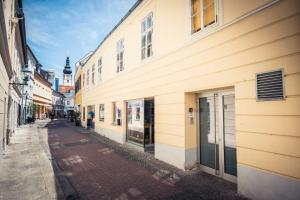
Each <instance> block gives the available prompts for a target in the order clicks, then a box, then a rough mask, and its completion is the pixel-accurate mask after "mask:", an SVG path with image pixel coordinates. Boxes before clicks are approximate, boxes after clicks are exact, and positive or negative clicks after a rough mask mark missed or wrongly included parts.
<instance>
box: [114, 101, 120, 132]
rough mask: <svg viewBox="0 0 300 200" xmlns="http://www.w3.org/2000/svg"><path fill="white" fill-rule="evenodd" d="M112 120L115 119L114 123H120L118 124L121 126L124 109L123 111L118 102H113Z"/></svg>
mask: <svg viewBox="0 0 300 200" xmlns="http://www.w3.org/2000/svg"><path fill="white" fill-rule="evenodd" d="M112 111H113V112H112V115H113V116H112V117H113V118H112V120H113V124H115V125H118V126H121V124H122V123H121V118H122V111H121V108H118V107H117V106H116V103H115V102H113V103H112Z"/></svg>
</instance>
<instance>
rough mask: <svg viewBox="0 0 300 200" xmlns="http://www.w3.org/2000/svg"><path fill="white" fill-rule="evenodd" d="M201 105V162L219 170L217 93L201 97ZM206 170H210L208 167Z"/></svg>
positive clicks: (216, 170)
mask: <svg viewBox="0 0 300 200" xmlns="http://www.w3.org/2000/svg"><path fill="white" fill-rule="evenodd" d="M199 105H200V112H199V113H200V119H199V120H200V164H201V165H202V166H205V167H208V168H210V169H213V170H214V171H212V173H214V174H218V170H219V142H218V139H219V138H218V136H219V123H218V117H219V115H218V104H217V96H216V95H215V94H213V95H209V96H206V97H201V98H200V99H199ZM206 170H209V169H207V168H206Z"/></svg>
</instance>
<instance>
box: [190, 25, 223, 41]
mask: <svg viewBox="0 0 300 200" xmlns="http://www.w3.org/2000/svg"><path fill="white" fill-rule="evenodd" d="M219 26H220V23H219V22H216V23H214V24H211V25H209V26H208V27H206V28H204V29H203V30H200V31H197V32H194V33H191V35H190V36H191V39H192V40H198V39H202V38H205V37H207V36H209V35H210V34H212V33H214V32H215V30H216V29H217V28H218V27H219Z"/></svg>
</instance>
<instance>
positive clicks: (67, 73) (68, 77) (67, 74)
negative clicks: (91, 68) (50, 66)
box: [63, 56, 73, 86]
mask: <svg viewBox="0 0 300 200" xmlns="http://www.w3.org/2000/svg"><path fill="white" fill-rule="evenodd" d="M63 72H64V74H63V85H64V86H72V85H73V84H72V69H71V67H70V59H69V56H68V57H67V59H66V65H65V68H64V71H63Z"/></svg>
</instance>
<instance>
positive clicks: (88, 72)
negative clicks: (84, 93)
mask: <svg viewBox="0 0 300 200" xmlns="http://www.w3.org/2000/svg"><path fill="white" fill-rule="evenodd" d="M89 82H90V70H89V69H88V70H87V72H86V86H87V87H88V86H89Z"/></svg>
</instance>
